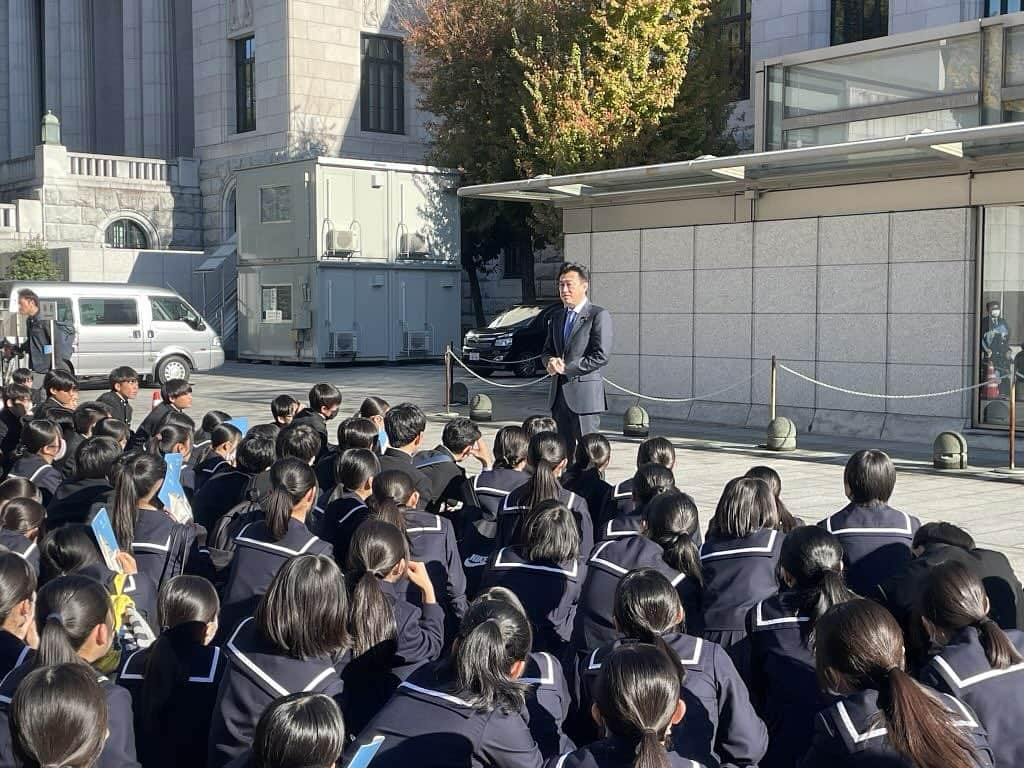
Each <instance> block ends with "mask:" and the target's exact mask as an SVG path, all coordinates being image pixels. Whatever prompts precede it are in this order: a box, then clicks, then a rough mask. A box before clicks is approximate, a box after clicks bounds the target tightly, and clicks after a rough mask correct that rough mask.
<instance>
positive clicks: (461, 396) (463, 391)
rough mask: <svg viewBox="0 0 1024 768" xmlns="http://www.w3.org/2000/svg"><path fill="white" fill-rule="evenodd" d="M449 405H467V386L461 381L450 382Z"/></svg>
mask: <svg viewBox="0 0 1024 768" xmlns="http://www.w3.org/2000/svg"><path fill="white" fill-rule="evenodd" d="M449 399H450V400H451V402H450V403H449V405H450V406H451V405H469V387H467V386H466V385H465V384H463V383H462V382H461V381H457V382H455V383H454V384H452V388H451V397H450V398H449Z"/></svg>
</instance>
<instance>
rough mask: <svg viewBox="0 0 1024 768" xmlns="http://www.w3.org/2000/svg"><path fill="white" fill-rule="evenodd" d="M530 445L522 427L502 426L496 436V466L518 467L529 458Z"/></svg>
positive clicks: (503, 467)
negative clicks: (528, 449)
mask: <svg viewBox="0 0 1024 768" xmlns="http://www.w3.org/2000/svg"><path fill="white" fill-rule="evenodd" d="M528 446H529V440H528V439H527V437H526V432H524V431H523V428H522V427H519V426H514V425H513V426H509V427H502V428H501V429H499V430H498V434H496V435H495V436H494V468H495V469H518V468H519V467H520V466H521V465H522V464H523V463H524V462H525V461H526V459H527V448H528Z"/></svg>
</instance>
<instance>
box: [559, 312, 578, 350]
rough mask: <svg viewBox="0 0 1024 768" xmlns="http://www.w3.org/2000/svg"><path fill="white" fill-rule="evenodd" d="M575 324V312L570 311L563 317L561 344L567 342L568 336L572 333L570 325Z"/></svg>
mask: <svg viewBox="0 0 1024 768" xmlns="http://www.w3.org/2000/svg"><path fill="white" fill-rule="evenodd" d="M575 322H576V310H575V309H570V310H569V311H568V312H567V313H566V315H565V328H564V329H563V330H562V343H563V344H565V343H566V342H567V341H569V334H570V333H571V332H572V324H573V323H575Z"/></svg>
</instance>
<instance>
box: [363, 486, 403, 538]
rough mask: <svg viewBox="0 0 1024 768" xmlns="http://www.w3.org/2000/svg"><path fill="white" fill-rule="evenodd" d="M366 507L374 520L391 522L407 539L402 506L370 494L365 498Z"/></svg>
mask: <svg viewBox="0 0 1024 768" xmlns="http://www.w3.org/2000/svg"><path fill="white" fill-rule="evenodd" d="M366 508H367V510H368V511H369V513H370V514H369V516H370V517H372V518H373V519H374V520H380V521H382V522H385V523H391V525H393V526H395V528H397V529H398V530H400V531H401V532H402V535H403V536H405V537H406V538H407V539H408V535H407V534H406V530H405V529H406V520H405V513H404V512H402V508H401V507H400V506H398V504H396V503H395V502H393V501H392V500H391V499H378V498H377V497H376V496H370V497H369V498H368V499H367V500H366Z"/></svg>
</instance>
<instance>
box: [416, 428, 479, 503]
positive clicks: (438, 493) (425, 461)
mask: <svg viewBox="0 0 1024 768" xmlns="http://www.w3.org/2000/svg"><path fill="white" fill-rule="evenodd" d="M412 464H413V466H414V467H416V469H418V470H419V471H420V472H422V473H423V474H424V475H426V476H427V479H428V480H429V481H430V495H431V497H432V499H433V500H432V501H431V503H430V504H429V505H428V506H427V510H428V511H430V512H436V513H438V514H442V515H444V516H445V517H449V518H451V517H452V516H453V515H451V514H449V513H448V509H449V508H451V507H454V506H455V505H457V504H463V505H466V504H471V503H472V501H473V496H472V490H471V486H470V484H469V481H468V480H467V479H466V470H464V469H463V468H462V467H461V466H459V464H458V463H457V462H456V461H455V457H454V456H453V455H452V453H451V451H449V450H448V449H447V448H445V447H444V446H443V445H439V446H437V448H435V449H433V450H432V451H420V452H419V453H417V454H416V455H415V456H413V457H412Z"/></svg>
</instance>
